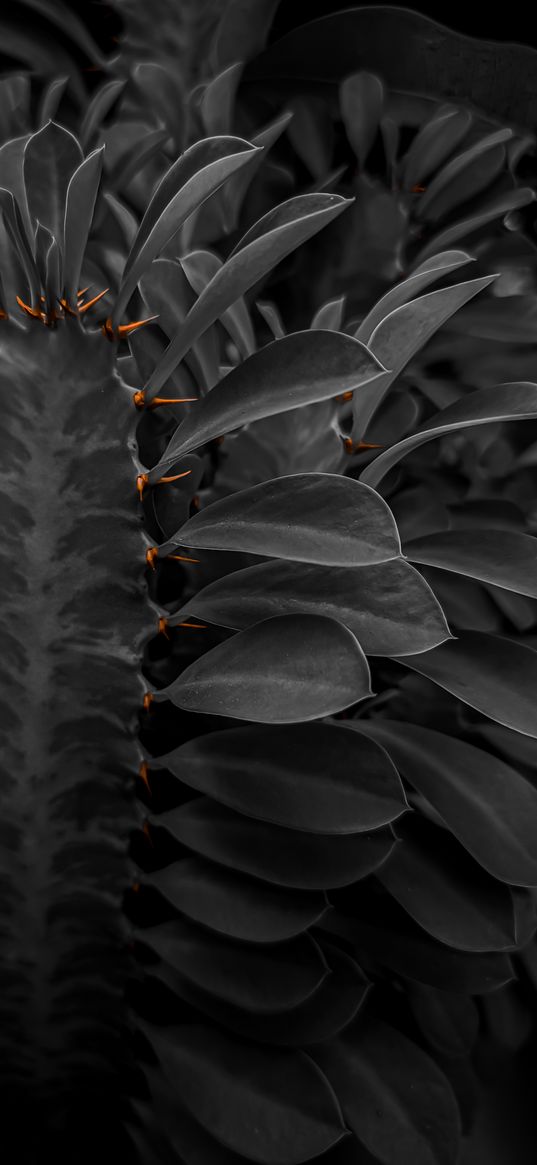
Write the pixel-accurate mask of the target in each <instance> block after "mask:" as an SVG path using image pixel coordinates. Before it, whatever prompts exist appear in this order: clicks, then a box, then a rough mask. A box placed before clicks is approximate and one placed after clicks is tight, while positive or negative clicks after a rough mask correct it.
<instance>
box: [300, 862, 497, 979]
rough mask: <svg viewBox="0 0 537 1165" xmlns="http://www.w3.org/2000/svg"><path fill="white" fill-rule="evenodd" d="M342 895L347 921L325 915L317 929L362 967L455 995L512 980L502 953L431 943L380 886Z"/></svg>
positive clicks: (361, 887) (369, 885)
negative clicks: (350, 948)
mask: <svg viewBox="0 0 537 1165" xmlns="http://www.w3.org/2000/svg"><path fill="white" fill-rule="evenodd" d="M399 844H401V843H399ZM346 893H350V894H352V918H351V919H342V918H341V915H339V914H337V913H336V914H328V915H327V916H326V918H325V919H323V922H322V929H323V930H326V931H328V932H329V933H330V934H336V935H341V937H343V938H345V939H346V941H347V942H349V941H352V942H353V943H354V945H355V947H356V949H357V951H358V952H360V958H361V959H362V960H363V959H364V958H365V962H366V966H367V964H368V962H369V960H370V959H372V960H373V962H374V964H377V963H378V964H379V965H380V967H386V968H388V970H389V971H391V972H394V973H395V974H396V975H397V976H403V977H404V978H405V979H410V980H412V982H416V983H424V984H427V985H430V986H433V987H437V988H439V989H440V990H442V991H453V992H456V993H457V994H460V995H483V994H486V993H488V992H491V991H496V990H497V989H498V987H501V986H503V984H505V983H508V982H509V981H510V980H511V979H513V978H514V977H515V972H514V969H513V965H512V963H511V960H510V958H509V956H508V955H506V954H502V953H499V952H495V953H487V954H479V955H477V954H470V953H469V952H466V951H456V950H453V949H452V948H451V947H447V946H445V945H444V943H440V942H438V941H437V940H436V939H433V938H431V936H430V935H428V934H427V931H425V930H423V929H422V927H421V926H418V924H417V922H414V920H413V919H412V918H411V917H410V915H409V914H407V913H406V911H404V910H403V908H402V907H401V906H399V903H398V902H396V900H395V898H392V897H391V896H390V895H388V894H387V893H386V892H385V891H384V890H383V888H382V886H381V885H380V883H377V885H376V886H375V885H374V881H373V885H372V881H371V880H370V881H369V882H367V883H365V882H364V883H363V885H360V884H358V885H356V886H353V887H352V888H350V889H349V890H348V891H346Z"/></svg>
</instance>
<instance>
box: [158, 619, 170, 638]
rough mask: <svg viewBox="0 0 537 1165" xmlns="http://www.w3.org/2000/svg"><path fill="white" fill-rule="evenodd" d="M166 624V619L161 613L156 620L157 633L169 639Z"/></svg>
mask: <svg viewBox="0 0 537 1165" xmlns="http://www.w3.org/2000/svg"><path fill="white" fill-rule="evenodd" d="M167 626H168V620H167V619H166V618H165V616H164V615H161V616H160V619H159V621H158V627H157V635H165V636H166V639H169V638H170V636H169V635H168V632H167Z"/></svg>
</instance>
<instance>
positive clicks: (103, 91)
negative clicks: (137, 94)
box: [79, 77, 126, 150]
mask: <svg viewBox="0 0 537 1165" xmlns="http://www.w3.org/2000/svg"><path fill="white" fill-rule="evenodd" d="M125 84H126V82H125V78H124V77H120V78H115V79H113V80H112V81H107V82H106V83H105V84H104V85H101V87H100V89H96V90H95V93H94V94H93V96H92V98H91V100H90V101H89V102H88V104H87V106H86V111H85V113H84V117H83V119H82V122H81V125H80V133H79V137H80V144H81V146H82V149H83V150H86V149H87V148H88V146H89V145H90V143H91V140H92V138H93V135H94V134H95V133H96V132H97V130H101V128H102V124H103V121H104V119H105V117H106V115H107V114H108V113H109V111H110V110H111V108H112V106H113V104H114V102H115V101H117V99H118V97H119V95H120V93H122V92H123V90H124V88H125Z"/></svg>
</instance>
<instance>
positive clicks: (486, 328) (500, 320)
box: [449, 295, 537, 344]
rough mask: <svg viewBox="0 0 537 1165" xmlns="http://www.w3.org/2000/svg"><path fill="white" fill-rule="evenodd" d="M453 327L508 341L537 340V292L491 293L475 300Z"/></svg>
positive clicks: (471, 334)
mask: <svg viewBox="0 0 537 1165" xmlns="http://www.w3.org/2000/svg"><path fill="white" fill-rule="evenodd" d="M449 326H450V329H451V330H453V331H457V332H460V333H461V334H463V335H464V336H477V337H478V339H483V340H493V341H494V342H495V343H504V344H535V334H536V331H537V304H536V303H535V295H502V296H498V297H497V298H495V299H493V298H492V297H489V299H487V300H486V301H485V302H484V303H483V302H481V303H472V304H470V305H469V306H468V307H465V308H463V310H462V311H461V313H460V315H458V316H456V317H455V318H454V319H453V320H452V321H450V325H449Z"/></svg>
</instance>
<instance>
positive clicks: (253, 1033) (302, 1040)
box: [154, 942, 369, 1165]
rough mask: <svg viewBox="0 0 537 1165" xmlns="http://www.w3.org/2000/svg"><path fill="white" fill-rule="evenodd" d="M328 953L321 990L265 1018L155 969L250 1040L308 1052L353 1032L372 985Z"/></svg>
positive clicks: (348, 962)
mask: <svg viewBox="0 0 537 1165" xmlns="http://www.w3.org/2000/svg"><path fill="white" fill-rule="evenodd" d="M323 954H324V955H325V957H326V959H327V963H328V966H329V970H330V973H329V974H328V975H327V976H326V978H325V979H323V982H322V983H321V986H320V987H319V988H318V990H317V991H315V992H314V994H313V995H312V996H310V998H309V999H307V1000H306V1001H305V1002H304V1003H302V1004H300V1005H299V1006H298V1007H294V1008H292V1009H288V1010H286V1011H280V1012H272V1013H269V1014H265V1015H263V1014H258V1015H256V1014H253V1013H252V1012H246V1011H244V1009H242V1008H239V1007H237V1008H235V1007H231V1006H230V1005H229V1004H227V1003H222V1001H221V1000H219V999H218V998H216V996H212V995H211V996H210V995H207V994H202V992H201V991H199V990H197V989H196V987H194V986H193V985H192V983H189V982H188V981H187V980H186V979H185V978H184V977H183V976H181V975H178V974H177V972H174V971H173V970H172V969H171V968H169V967H166V966H163V967H158V968H155V971H154V973H155V975H156V976H157V977H158V979H159V980H160V981H161V982H164V983H165V984H166V986H167V987H169V988H170V990H172V991H174V992H175V993H176V994H177V995H179V996H180V997H181V999H184V1000H186V1002H187V1003H190V1004H191V1005H193V1006H194V1007H196V1008H197V1009H198V1010H199V1011H200V1012H201V1013H202V1014H203V1013H205V1015H210V1016H211V1018H212V1019H214V1020H215V1021H216V1022H217V1023H219V1024H221V1025H222V1026H224V1027H227V1028H230V1029H231V1031H234V1032H237V1033H238V1034H239V1035H241V1036H244V1037H245V1038H246V1039H249V1040H252V1039H254V1040H257V1041H259V1042H260V1043H263V1044H279V1045H280V1046H283V1047H304V1046H306V1047H307V1046H311V1045H313V1044H317V1043H320V1042H321V1041H322V1040H326V1039H332V1038H333V1037H334V1036H335V1035H337V1033H338V1032H339V1031H341V1030H342V1029H343V1028H345V1027H347V1026H348V1024H349V1023H351V1022H352V1020H353V1019H354V1018H355V1016H356V1014H357V1012H358V1011H359V1009H360V1007H362V1005H363V1003H364V1000H365V998H366V996H367V992H368V990H369V984H368V981H367V979H366V978H365V976H364V975H363V974H362V972H361V970H360V968H359V966H358V964H357V963H355V962H354V959H351V958H349V956H348V955H347V954H344V953H343V952H342V951H340V950H338V948H337V947H333V946H330V945H329V944H326V943H324V942H323ZM236 1165H238V1162H237V1163H236Z"/></svg>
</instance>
